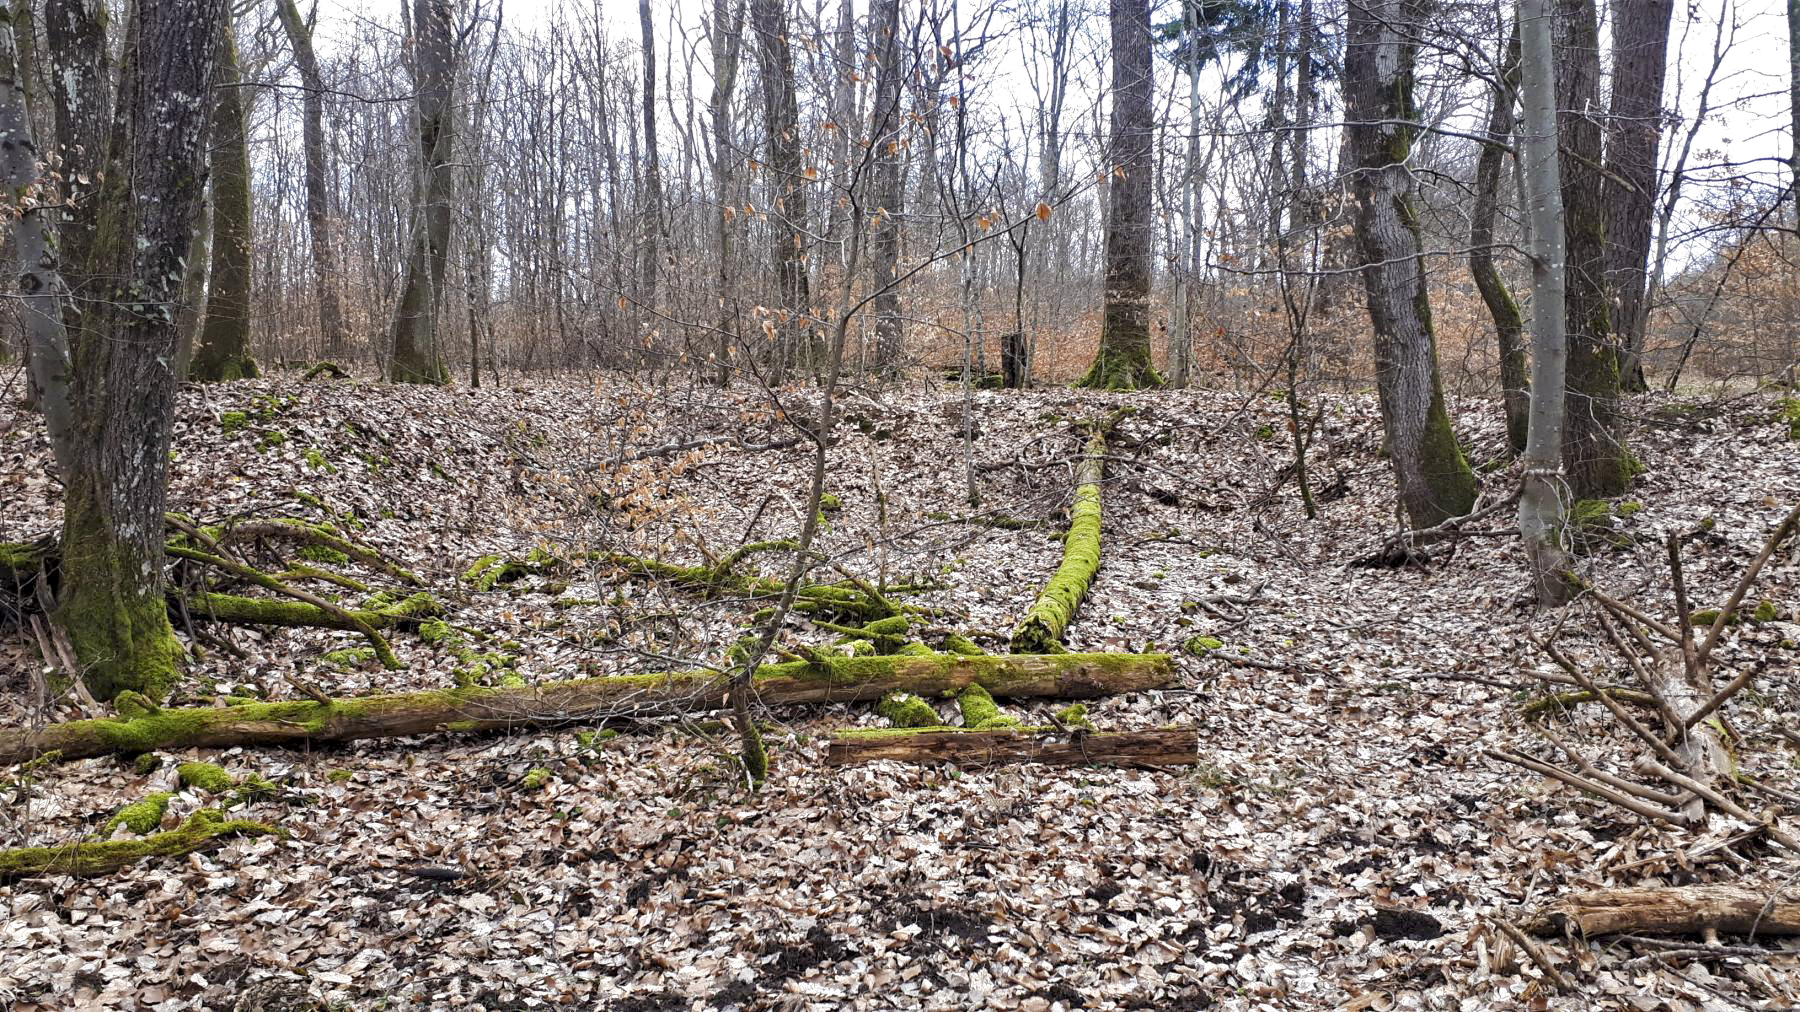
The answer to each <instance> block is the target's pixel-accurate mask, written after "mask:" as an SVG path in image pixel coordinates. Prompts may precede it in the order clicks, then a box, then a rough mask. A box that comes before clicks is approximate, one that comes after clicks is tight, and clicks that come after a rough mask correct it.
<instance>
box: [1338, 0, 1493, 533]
mask: <svg viewBox="0 0 1800 1012" xmlns="http://www.w3.org/2000/svg"><path fill="white" fill-rule="evenodd" d="M1423 14H1424V11H1423V9H1422V7H1421V5H1420V4H1419V3H1418V2H1417V0H1374V2H1370V3H1367V4H1352V5H1351V6H1350V19H1349V25H1348V28H1347V41H1346V43H1345V51H1344V107H1345V114H1346V116H1347V117H1348V119H1349V123H1348V126H1347V127H1346V129H1345V139H1344V143H1345V145H1346V146H1347V147H1348V148H1349V149H1350V157H1351V159H1352V164H1353V165H1354V167H1355V168H1354V171H1353V176H1352V185H1353V188H1354V191H1355V194H1356V237H1357V241H1358V243H1359V244H1360V245H1361V247H1362V262H1363V268H1362V277H1363V288H1364V290H1365V291H1366V292H1367V294H1368V301H1369V322H1370V323H1371V324H1372V328H1373V330H1374V332H1375V386H1376V391H1377V393H1378V394H1379V397H1380V401H1381V420H1382V423H1383V425H1384V427H1385V428H1386V431H1387V446H1388V451H1389V453H1390V454H1391V455H1392V456H1393V461H1394V475H1395V478H1396V480H1397V482H1398V484H1399V486H1400V502H1401V505H1402V507H1404V509H1405V511H1406V516H1407V518H1408V519H1409V520H1410V521H1411V522H1412V524H1413V526H1414V527H1419V528H1424V527H1431V526H1433V525H1435V524H1438V523H1440V522H1442V521H1444V520H1446V519H1448V518H1450V517H1455V516H1460V515H1462V514H1464V513H1466V512H1468V510H1469V508H1470V507H1471V506H1472V505H1473V504H1474V502H1475V476H1474V474H1473V473H1471V472H1470V470H1469V465H1468V462H1467V461H1466V460H1464V459H1463V454H1462V449H1461V447H1459V446H1458V445H1457V442H1456V433H1455V432H1454V431H1452V430H1451V427H1450V415H1449V412H1448V411H1446V410H1445V407H1444V391H1443V385H1442V383H1441V381H1440V380H1439V378H1438V363H1437V338H1436V335H1435V333H1434V332H1433V329H1432V324H1431V303H1430V299H1429V297H1428V295H1427V293H1426V289H1425V264H1424V260H1423V258H1422V257H1421V256H1420V252H1419V217H1418V213H1417V211H1416V210H1415V208H1414V205H1413V185H1414V184H1413V176H1412V173H1411V172H1410V171H1409V169H1408V167H1407V164H1406V162H1407V158H1408V157H1409V156H1410V154H1411V151H1412V143H1413V135H1414V133H1415V132H1416V130H1417V127H1416V126H1415V125H1414V124H1415V123H1416V122H1417V112H1416V110H1415V109H1414V107H1413V65H1414V61H1415V60H1416V58H1417V53H1418V41H1417V40H1418V33H1419V29H1420V27H1421V25H1422V21H1423Z"/></svg>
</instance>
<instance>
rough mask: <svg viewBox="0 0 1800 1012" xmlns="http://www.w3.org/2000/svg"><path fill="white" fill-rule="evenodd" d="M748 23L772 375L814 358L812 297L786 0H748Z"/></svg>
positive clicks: (804, 181) (804, 197)
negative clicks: (764, 190)
mask: <svg viewBox="0 0 1800 1012" xmlns="http://www.w3.org/2000/svg"><path fill="white" fill-rule="evenodd" d="M750 26H751V28H752V29H753V30H754V31H755V32H756V42H757V46H756V52H757V56H758V69H760V70H761V72H762V74H761V76H762V93H763V117H764V128H765V129H766V130H767V132H768V135H769V159H768V161H769V183H770V189H771V190H772V192H773V195H774V196H773V199H774V206H772V207H770V208H769V223H770V225H771V226H773V227H772V228H771V229H770V234H771V235H772V236H773V243H774V246H773V248H772V249H771V250H770V253H771V255H772V256H773V258H774V261H775V283H776V290H777V291H778V292H779V293H780V303H779V305H778V307H777V309H778V311H779V312H780V314H781V318H780V319H778V320H776V321H773V323H774V327H775V333H776V335H777V340H776V342H775V344H776V349H775V353H776V356H777V366H776V375H777V376H781V375H783V374H785V372H786V366H787V365H788V364H789V363H796V362H797V363H800V364H813V363H816V362H817V361H818V359H819V357H820V356H819V351H820V349H819V348H818V347H817V343H816V339H815V337H814V333H813V327H812V324H811V321H810V320H809V318H808V314H809V311H810V304H811V302H812V297H811V295H810V294H809V292H808V284H807V249H806V233H805V231H804V230H805V228H806V224H807V217H806V179H805V177H804V176H803V175H802V173H803V170H804V167H803V166H802V165H801V153H800V126H799V122H800V113H799V107H798V104H797V101H796V99H795V96H794V57H793V52H792V50H791V49H790V48H789V46H788V36H787V27H788V26H787V4H786V0H750Z"/></svg>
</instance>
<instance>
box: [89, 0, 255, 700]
mask: <svg viewBox="0 0 1800 1012" xmlns="http://www.w3.org/2000/svg"><path fill="white" fill-rule="evenodd" d="M223 16H224V4H223V3H220V2H218V0H167V2H163V3H155V4H144V5H141V6H140V7H139V8H138V9H137V13H136V15H135V16H134V18H133V23H132V27H131V31H130V33H129V37H128V38H127V40H126V45H125V47H124V50H123V52H124V53H125V54H126V56H125V67H124V73H123V74H122V75H121V78H120V81H121V86H120V95H119V114H118V116H117V117H116V119H115V123H114V128H113V138H112V144H111V151H112V160H111V161H112V164H111V167H110V170H109V171H108V172H107V173H106V175H105V178H104V180H103V183H102V192H101V194H100V216H99V222H98V228H97V229H96V231H95V236H94V243H93V246H92V249H91V257H90V261H89V268H88V271H87V273H88V274H89V276H91V277H93V278H96V279H107V284H108V286H109V287H108V289H107V290H105V291H103V292H101V291H97V292H96V293H95V294H97V295H102V296H103V297H100V298H96V299H94V300H93V301H91V302H89V303H88V304H87V305H86V306H84V308H83V312H82V313H81V315H80V326H79V327H77V328H75V329H74V330H73V331H72V333H71V341H70V344H71V349H70V350H71V363H72V373H71V379H72V382H71V384H70V398H71V404H70V407H71V423H72V424H71V431H70V434H69V439H68V446H67V447H66V448H65V451H66V452H65V453H63V454H59V457H62V458H64V459H66V460H67V461H68V465H67V467H66V468H65V470H64V472H63V479H64V483H65V493H64V496H65V500H64V516H63V536H62V544H63V558H62V588H61V600H60V601H59V602H58V607H57V612H56V615H55V618H56V621H57V622H58V623H59V624H60V625H61V626H62V628H63V630H64V631H65V632H66V633H67V635H68V638H69V643H70V645H71V646H72V647H73V648H74V651H75V657H76V660H77V661H78V662H79V663H80V664H81V665H82V669H83V671H82V674H83V677H84V678H85V679H86V681H87V684H88V686H89V687H90V688H91V689H92V690H93V691H94V693H95V694H96V695H99V696H104V697H111V696H114V695H116V694H118V693H119V692H121V691H124V690H127V689H135V690H138V691H142V692H144V693H145V694H147V695H158V694H160V693H162V692H163V691H165V690H166V689H167V688H168V687H169V685H170V684H172V683H173V681H174V679H175V676H176V673H177V667H176V666H177V663H178V661H179V659H180V657H181V645H180V643H179V642H178V641H177V640H176V639H175V633H174V630H173V629H172V628H171V627H170V625H169V618H168V614H167V612H166V610H165V605H164V602H163V513H164V504H165V500H166V493H167V476H168V465H169V441H170V430H171V428H172V422H173V417H174V407H175V405H174V393H175V375H174V371H173V369H172V362H173V359H174V353H175V338H176V331H175V316H176V302H177V300H178V299H179V297H180V291H181V281H182V273H183V269H184V265H183V260H182V258H183V255H184V254H185V253H186V252H187V245H188V229H189V228H190V226H191V224H192V222H193V215H194V206H195V204H196V203H197V202H198V201H199V200H200V199H201V194H202V191H203V188H204V187H205V184H206V174H205V172H204V171H203V167H204V166H205V165H206V154H207V151H206V144H205V141H206V127H207V109H208V103H207V87H208V85H209V84H210V82H211V80H212V69H213V68H212V64H213V55H214V53H215V51H216V47H215V45H214V40H215V39H216V37H217V32H218V21H219V19H220V18H221V17H223Z"/></svg>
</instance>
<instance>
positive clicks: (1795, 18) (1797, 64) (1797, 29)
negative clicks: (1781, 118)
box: [1787, 0, 1800, 228]
mask: <svg viewBox="0 0 1800 1012" xmlns="http://www.w3.org/2000/svg"><path fill="white" fill-rule="evenodd" d="M1787 22H1788V97H1789V104H1790V106H1791V107H1792V117H1793V129H1792V130H1791V131H1790V132H1789V134H1788V138H1789V140H1791V141H1793V145H1794V150H1793V154H1792V155H1791V156H1790V158H1791V160H1792V162H1793V173H1794V180H1793V189H1794V194H1793V195H1794V227H1795V228H1800V0H1788V5H1787Z"/></svg>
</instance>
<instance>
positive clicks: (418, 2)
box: [387, 0, 456, 383]
mask: <svg viewBox="0 0 1800 1012" xmlns="http://www.w3.org/2000/svg"><path fill="white" fill-rule="evenodd" d="M412 11H413V15H412V18H413V25H412V28H413V80H414V87H415V91H416V98H415V102H414V106H415V113H416V115H417V117H418V124H417V125H418V138H419V139H418V145H419V147H418V153H419V162H418V169H417V173H418V176H417V179H418V182H417V183H416V185H415V198H414V205H413V215H412V219H413V220H412V239H411V241H410V243H409V244H408V253H407V257H406V280H405V282H404V285H403V287H402V288H401V292H400V302H399V304H398V305H397V306H396V307H395V309H394V323H393V336H392V340H391V342H390V349H389V352H388V368H387V374H388V379H390V380H393V381H394V382H396V383H444V382H447V381H448V380H449V373H448V372H447V371H446V370H445V369H444V360H443V355H442V353H441V352H440V351H439V349H438V315H439V311H440V309H441V308H442V298H443V291H444V268H445V264H446V258H447V256H448V254H449V248H450V219H451V214H450V191H451V186H452V183H453V175H452V173H451V172H450V158H451V150H452V148H453V146H454V143H455V139H456V117H455V112H454V104H453V103H454V101H455V87H456V42H455V33H454V30H453V25H454V24H455V18H456V14H455V0H413V6H412Z"/></svg>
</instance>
